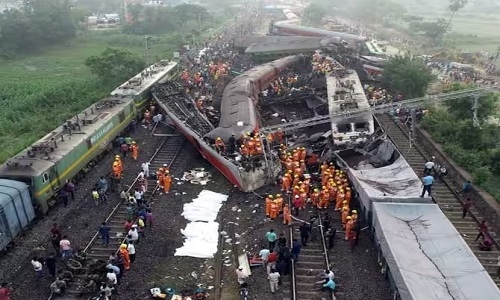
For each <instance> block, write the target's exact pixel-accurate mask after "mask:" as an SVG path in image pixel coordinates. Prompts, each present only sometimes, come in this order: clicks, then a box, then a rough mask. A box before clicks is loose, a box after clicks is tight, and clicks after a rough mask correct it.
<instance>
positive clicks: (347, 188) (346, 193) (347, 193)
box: [344, 187, 352, 205]
mask: <svg viewBox="0 0 500 300" xmlns="http://www.w3.org/2000/svg"><path fill="white" fill-rule="evenodd" d="M345 189H346V191H345V195H344V199H345V201H347V205H351V197H352V193H351V188H350V187H346V188H345Z"/></svg>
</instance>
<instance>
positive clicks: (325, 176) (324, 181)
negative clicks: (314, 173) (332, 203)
mask: <svg viewBox="0 0 500 300" xmlns="http://www.w3.org/2000/svg"><path fill="white" fill-rule="evenodd" d="M329 179H330V173H329V172H325V173H324V174H323V176H321V185H323V186H326V184H327V183H328V180H329Z"/></svg>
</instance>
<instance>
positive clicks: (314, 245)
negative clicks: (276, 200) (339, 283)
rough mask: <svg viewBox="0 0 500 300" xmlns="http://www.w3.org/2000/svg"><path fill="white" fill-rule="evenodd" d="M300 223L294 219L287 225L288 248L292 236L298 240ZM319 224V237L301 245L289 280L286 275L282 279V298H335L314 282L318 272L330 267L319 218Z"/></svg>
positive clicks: (307, 299) (308, 299)
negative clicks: (305, 244) (290, 224)
mask: <svg viewBox="0 0 500 300" xmlns="http://www.w3.org/2000/svg"><path fill="white" fill-rule="evenodd" d="M290 207H291V206H290ZM301 225H302V224H301V222H299V221H296V220H295V219H294V220H293V222H292V226H291V227H289V239H290V249H291V248H292V246H293V239H294V238H295V239H297V240H299V241H300V230H299V227H300V226H301ZM319 225H320V226H319V229H320V237H319V239H318V240H316V241H309V242H308V243H307V246H306V247H304V246H302V248H301V250H300V255H299V257H298V260H297V261H293V263H292V265H291V273H290V275H289V278H288V279H289V280H287V278H286V277H285V278H283V279H282V288H283V300H311V299H326V300H330V299H332V300H335V299H336V298H335V295H334V294H333V293H331V292H322V291H320V290H319V289H320V286H318V285H315V282H317V281H319V280H320V278H318V274H319V273H321V272H322V271H324V270H325V269H330V259H329V257H328V250H327V247H326V243H325V235H324V234H325V233H324V232H323V227H322V226H321V218H320V224H319Z"/></svg>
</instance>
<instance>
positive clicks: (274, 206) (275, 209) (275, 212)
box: [269, 200, 279, 220]
mask: <svg viewBox="0 0 500 300" xmlns="http://www.w3.org/2000/svg"><path fill="white" fill-rule="evenodd" d="M278 214H279V208H278V203H277V201H276V200H274V201H271V211H270V214H269V217H270V218H271V220H275V219H276V218H277V217H278Z"/></svg>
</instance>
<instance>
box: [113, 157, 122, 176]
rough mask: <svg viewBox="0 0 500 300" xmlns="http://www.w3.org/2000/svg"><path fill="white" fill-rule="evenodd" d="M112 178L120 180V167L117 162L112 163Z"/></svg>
mask: <svg viewBox="0 0 500 300" xmlns="http://www.w3.org/2000/svg"><path fill="white" fill-rule="evenodd" d="M113 176H114V177H115V178H116V179H121V178H122V170H121V169H120V166H119V164H118V162H116V161H115V162H114V163H113Z"/></svg>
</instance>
